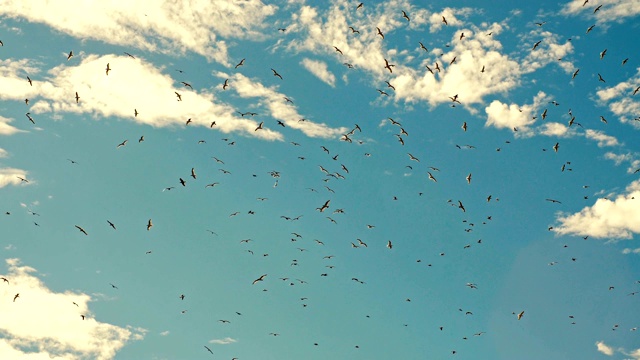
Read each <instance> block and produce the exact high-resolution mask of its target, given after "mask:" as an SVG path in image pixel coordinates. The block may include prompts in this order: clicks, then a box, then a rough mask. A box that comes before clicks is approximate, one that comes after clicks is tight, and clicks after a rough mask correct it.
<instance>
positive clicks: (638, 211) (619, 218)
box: [553, 180, 640, 239]
mask: <svg viewBox="0 0 640 360" xmlns="http://www.w3.org/2000/svg"><path fill="white" fill-rule="evenodd" d="M639 201H640V180H636V181H634V182H632V183H631V184H629V185H628V186H627V188H626V189H625V193H624V194H619V195H617V196H615V198H614V199H613V200H612V199H609V198H600V199H598V200H596V202H595V204H593V205H591V206H589V207H585V208H583V209H582V210H581V211H580V212H577V213H574V214H560V215H559V216H558V218H557V219H556V220H557V221H558V222H559V223H560V225H559V226H556V227H554V228H553V231H555V232H556V233H557V234H560V235H566V234H570V235H580V236H585V235H588V236H592V237H595V238H614V239H615V238H617V239H629V238H631V237H632V234H634V233H636V234H637V233H640V206H638V202H639Z"/></svg>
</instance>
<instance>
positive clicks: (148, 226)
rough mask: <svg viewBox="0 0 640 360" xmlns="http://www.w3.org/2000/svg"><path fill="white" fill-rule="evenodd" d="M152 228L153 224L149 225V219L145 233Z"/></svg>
mask: <svg viewBox="0 0 640 360" xmlns="http://www.w3.org/2000/svg"><path fill="white" fill-rule="evenodd" d="M152 226H153V223H151V219H149V221H148V222H147V231H149V230H151V227H152Z"/></svg>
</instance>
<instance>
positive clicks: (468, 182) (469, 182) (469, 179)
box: [466, 173, 471, 184]
mask: <svg viewBox="0 0 640 360" xmlns="http://www.w3.org/2000/svg"><path fill="white" fill-rule="evenodd" d="M466 179H467V184H471V173H469V175H467V177H466Z"/></svg>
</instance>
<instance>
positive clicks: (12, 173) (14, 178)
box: [0, 151, 32, 188]
mask: <svg viewBox="0 0 640 360" xmlns="http://www.w3.org/2000/svg"><path fill="white" fill-rule="evenodd" d="M4 154H5V155H6V151H5V152H4ZM3 157H4V156H3ZM20 178H23V179H26V180H27V181H29V180H28V179H27V171H25V170H21V169H14V168H0V188H3V187H5V186H8V185H14V186H18V185H29V184H31V183H32V182H31V181H29V182H25V181H23V180H21V179H20Z"/></svg>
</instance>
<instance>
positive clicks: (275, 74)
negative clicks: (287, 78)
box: [271, 68, 282, 80]
mask: <svg viewBox="0 0 640 360" xmlns="http://www.w3.org/2000/svg"><path fill="white" fill-rule="evenodd" d="M271 71H273V76H277V77H279V78H280V80H282V75H280V74H278V72H277V71H275V70H274V69H273V68H272V69H271Z"/></svg>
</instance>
